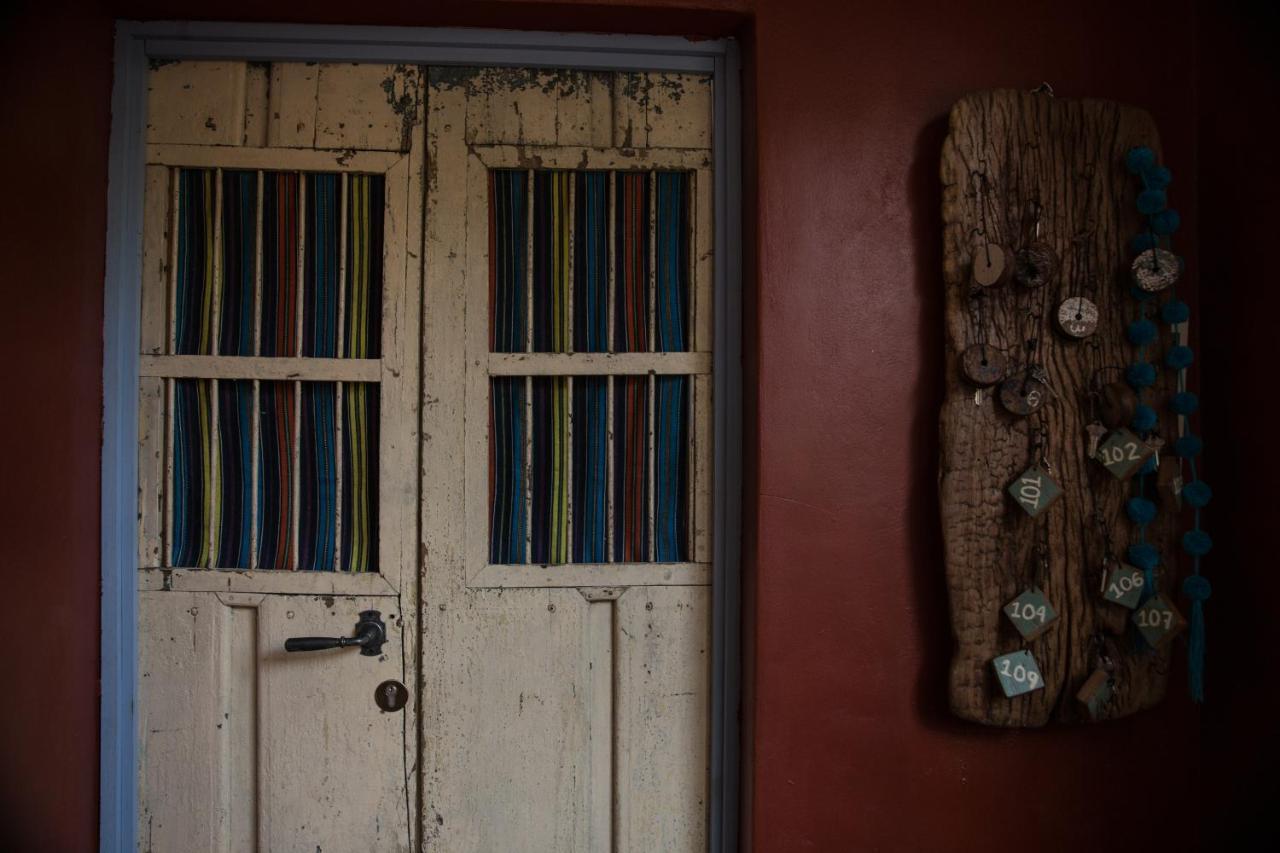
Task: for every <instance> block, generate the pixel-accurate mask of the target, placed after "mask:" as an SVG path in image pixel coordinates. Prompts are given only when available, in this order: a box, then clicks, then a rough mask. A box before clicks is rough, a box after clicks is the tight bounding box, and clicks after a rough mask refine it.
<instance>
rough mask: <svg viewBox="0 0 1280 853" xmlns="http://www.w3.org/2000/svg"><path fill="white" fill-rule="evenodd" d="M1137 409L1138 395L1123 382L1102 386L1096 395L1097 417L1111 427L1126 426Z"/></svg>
mask: <svg viewBox="0 0 1280 853" xmlns="http://www.w3.org/2000/svg"><path fill="white" fill-rule="evenodd" d="M1137 410H1138V395H1137V394H1135V393H1134V391H1133V389H1132V388H1130V387H1129V386H1128V385H1126V384H1125V383H1123V382H1110V383H1108V384H1106V385H1103V386H1102V391H1101V392H1100V393H1099V395H1098V417H1099V418H1101V419H1102V422H1103V423H1104V424H1106V425H1107V426H1108V427H1109V428H1111V429H1120V428H1121V427H1126V426H1128V425H1129V422H1130V421H1132V420H1133V415H1134V413H1135V412H1137Z"/></svg>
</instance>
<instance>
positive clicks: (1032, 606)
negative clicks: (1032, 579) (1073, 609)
mask: <svg viewBox="0 0 1280 853" xmlns="http://www.w3.org/2000/svg"><path fill="white" fill-rule="evenodd" d="M1004 615H1005V616H1008V617H1009V621H1010V622H1012V623H1013V627H1015V628H1017V629H1018V633H1019V634H1021V635H1022V637H1023V639H1025V640H1034V639H1035V638H1036V637H1039V636H1040V635H1041V634H1043V633H1044V632H1045V631H1048V630H1049V627H1050V626H1051V625H1053V620H1055V619H1057V618H1058V611H1056V610H1054V609H1053V605H1052V604H1050V603H1049V599H1047V598H1045V597H1044V593H1043V592H1041V591H1040V590H1038V589H1036V588H1035V587H1032V588H1031V589H1029V590H1027V591H1026V592H1024V593H1022V595H1020V596H1018V597H1017V598H1015V599H1014V600H1013V601H1010V602H1009V603H1008V604H1006V605H1005V606H1004Z"/></svg>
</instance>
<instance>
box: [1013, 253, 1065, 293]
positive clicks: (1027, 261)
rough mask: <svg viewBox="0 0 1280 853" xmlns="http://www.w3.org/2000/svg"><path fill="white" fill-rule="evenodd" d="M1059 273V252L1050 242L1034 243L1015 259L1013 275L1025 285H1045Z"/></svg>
mask: <svg viewBox="0 0 1280 853" xmlns="http://www.w3.org/2000/svg"><path fill="white" fill-rule="evenodd" d="M1057 274H1058V253H1057V252H1055V251H1054V250H1053V247H1052V246H1050V245H1049V244H1048V243H1032V244H1031V245H1030V246H1028V247H1027V248H1025V249H1023V250H1022V251H1021V252H1018V254H1017V255H1016V256H1015V257H1014V259H1013V277H1014V278H1016V279H1017V280H1018V283H1019V284H1021V285H1022V286H1023V287H1043V286H1045V285H1046V284H1049V283H1050V282H1052V281H1053V278H1054V276H1056V275H1057Z"/></svg>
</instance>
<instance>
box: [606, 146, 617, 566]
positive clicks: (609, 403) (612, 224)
mask: <svg viewBox="0 0 1280 853" xmlns="http://www.w3.org/2000/svg"><path fill="white" fill-rule="evenodd" d="M617 192H618V173H617V172H616V171H614V170H612V169H611V170H609V192H608V196H607V197H606V199H605V209H606V216H607V217H608V220H609V226H608V227H609V233H608V235H607V236H606V237H605V241H604V245H605V252H606V253H607V255H608V263H609V273H608V276H609V277H608V279H607V280H606V281H605V305H606V308H605V311H606V313H605V323H604V328H605V333H604V334H605V341H606V343H605V349H606V350H607V351H608V352H613V351H614V342H613V333H614V328H613V327H614V322H613V317H614V311H615V310H616V304H617V303H616V295H615V294H616V292H617V289H618V252H617V247H616V246H615V245H614V239H615V236H616V234H617V231H616V228H617V223H618V210H617ZM615 384H616V382H615V377H613V376H610V377H609V378H608V380H607V382H606V384H605V460H604V470H605V476H604V493H605V510H604V527H605V534H604V537H605V544H604V558H605V561H607V562H613V559H614V555H613V525H614V519H613V515H614V511H615V509H614V505H613V478H614V477H615V476H617V472H616V471H615V470H614V469H615V468H616V467H617V466H616V465H615V463H614V459H613V453H614V434H613V406H614V386H615Z"/></svg>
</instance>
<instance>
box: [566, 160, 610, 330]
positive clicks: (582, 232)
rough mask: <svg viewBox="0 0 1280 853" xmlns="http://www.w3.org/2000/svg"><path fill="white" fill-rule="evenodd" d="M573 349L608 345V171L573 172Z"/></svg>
mask: <svg viewBox="0 0 1280 853" xmlns="http://www.w3.org/2000/svg"><path fill="white" fill-rule="evenodd" d="M574 182H575V187H574V193H575V209H574V247H573V251H574V258H573V348H574V351H575V352H605V351H606V350H608V348H609V339H608V320H609V310H608V309H609V292H608V288H609V173H608V172H577V173H575V174H574Z"/></svg>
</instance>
